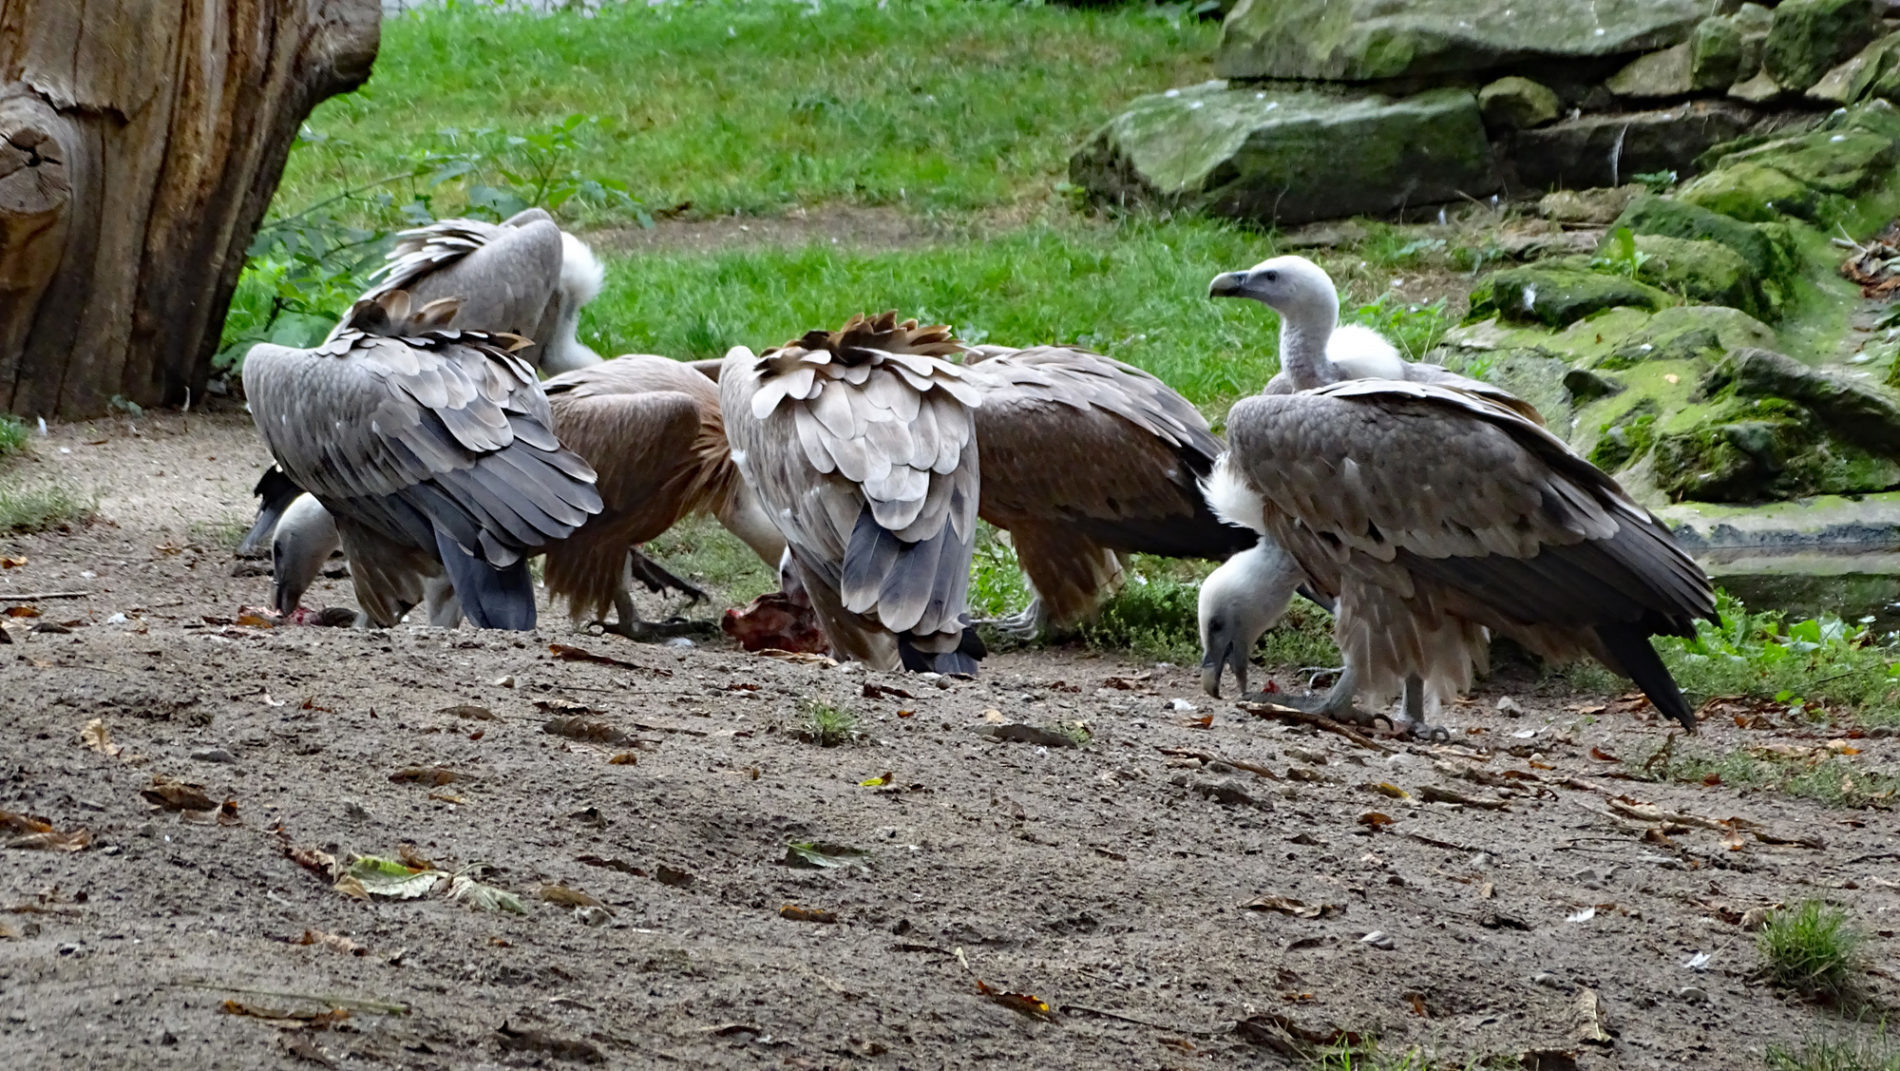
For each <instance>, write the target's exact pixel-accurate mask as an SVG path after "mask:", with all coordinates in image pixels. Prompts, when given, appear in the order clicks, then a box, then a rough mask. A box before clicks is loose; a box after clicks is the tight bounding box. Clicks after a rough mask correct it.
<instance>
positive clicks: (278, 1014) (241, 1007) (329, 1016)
mask: <svg viewBox="0 0 1900 1071" xmlns="http://www.w3.org/2000/svg"><path fill="white" fill-rule="evenodd" d="M218 1010H219V1011H222V1012H223V1013H224V1014H226V1015H247V1016H250V1017H251V1018H253V1019H263V1020H265V1021H266V1022H269V1023H272V1024H275V1025H278V1026H294V1027H300V1028H306V1027H307V1028H310V1029H314V1030H323V1029H326V1028H328V1027H331V1026H334V1025H335V1024H337V1023H340V1022H342V1021H343V1020H345V1019H348V1018H349V1017H350V1012H349V1009H347V1008H330V1009H329V1010H327V1011H320V1012H319V1011H291V1010H289V1009H282V1008H265V1007H259V1006H258V1005H255V1004H246V1003H244V1002H243V1001H241V1000H227V1001H225V1002H224V1003H223V1004H222V1005H220V1006H219V1008H218Z"/></svg>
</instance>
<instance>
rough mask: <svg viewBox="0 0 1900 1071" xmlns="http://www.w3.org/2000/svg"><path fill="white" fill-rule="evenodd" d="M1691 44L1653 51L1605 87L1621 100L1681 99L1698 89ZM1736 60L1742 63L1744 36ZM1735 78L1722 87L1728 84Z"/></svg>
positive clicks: (1737, 44) (1738, 38) (1738, 42)
mask: <svg viewBox="0 0 1900 1071" xmlns="http://www.w3.org/2000/svg"><path fill="white" fill-rule="evenodd" d="M1690 47H1691V44H1690V42H1688V41H1685V42H1683V43H1682V44H1679V45H1675V46H1673V47H1670V48H1665V49H1663V50H1662V51H1661V52H1651V53H1649V54H1648V55H1645V56H1638V57H1636V58H1635V59H1633V60H1631V61H1630V62H1629V63H1628V64H1626V65H1625V66H1624V67H1623V69H1622V70H1620V71H1618V72H1616V73H1615V74H1613V75H1611V76H1610V77H1609V78H1608V79H1606V80H1605V81H1604V83H1603V88H1605V89H1607V90H1609V91H1610V92H1612V93H1614V94H1616V95H1617V96H1619V97H1629V98H1632V99H1635V100H1642V99H1645V98H1655V97H1681V96H1686V95H1688V93H1689V92H1690V91H1691V90H1693V89H1695V88H1696V86H1695V79H1694V77H1693V71H1692V66H1693V56H1692V54H1691V52H1690ZM1735 49H1736V52H1735V60H1736V63H1737V64H1738V65H1739V64H1740V62H1741V34H1739V33H1737V34H1736V35H1735ZM1732 81H1734V79H1733V78H1729V79H1726V80H1724V81H1722V82H1720V83H1718V84H1719V85H1724V86H1726V85H1728V84H1729V82H1732Z"/></svg>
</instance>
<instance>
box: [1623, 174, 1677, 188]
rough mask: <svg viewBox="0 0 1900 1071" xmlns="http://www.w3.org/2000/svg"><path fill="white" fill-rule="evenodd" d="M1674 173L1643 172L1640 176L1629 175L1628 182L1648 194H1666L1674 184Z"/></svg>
mask: <svg viewBox="0 0 1900 1071" xmlns="http://www.w3.org/2000/svg"><path fill="white" fill-rule="evenodd" d="M1676 180H1677V175H1676V173H1675V172H1674V171H1645V172H1643V173H1642V174H1640V175H1631V176H1630V181H1631V182H1634V183H1636V184H1637V185H1639V186H1642V187H1644V188H1645V189H1647V190H1649V192H1650V193H1666V192H1668V190H1669V187H1671V186H1674V185H1675V184H1676Z"/></svg>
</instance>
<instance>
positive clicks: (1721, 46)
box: [1689, 18, 1760, 92]
mask: <svg viewBox="0 0 1900 1071" xmlns="http://www.w3.org/2000/svg"><path fill="white" fill-rule="evenodd" d="M1747 54H1748V48H1747V45H1746V44H1745V43H1744V41H1743V38H1742V30H1741V27H1739V26H1737V25H1736V24H1735V21H1734V20H1733V19H1722V18H1716V19H1704V20H1702V24H1701V25H1699V26H1697V27H1696V28H1695V33H1694V35H1692V36H1691V37H1690V38H1689V88H1690V89H1692V90H1696V91H1698V92H1700V91H1704V90H1710V89H1723V88H1726V87H1728V86H1730V85H1733V84H1735V83H1736V82H1739V81H1741V80H1742V79H1743V78H1744V77H1746V75H1747V74H1748V73H1752V72H1744V71H1743V70H1742V64H1743V61H1744V59H1745V58H1746V57H1747ZM1757 62H1760V61H1759V59H1757Z"/></svg>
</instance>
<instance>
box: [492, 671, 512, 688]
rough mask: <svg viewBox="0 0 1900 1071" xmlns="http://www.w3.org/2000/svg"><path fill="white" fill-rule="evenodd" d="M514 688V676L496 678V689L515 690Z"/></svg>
mask: <svg viewBox="0 0 1900 1071" xmlns="http://www.w3.org/2000/svg"><path fill="white" fill-rule="evenodd" d="M514 686H515V678H514V675H513V674H509V675H508V676H506V677H496V678H495V687H497V688H513V687H514Z"/></svg>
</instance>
